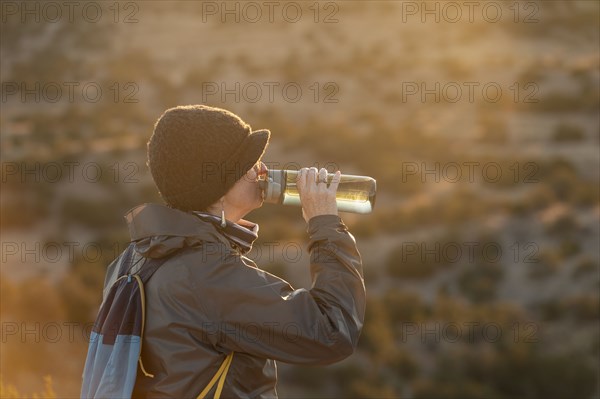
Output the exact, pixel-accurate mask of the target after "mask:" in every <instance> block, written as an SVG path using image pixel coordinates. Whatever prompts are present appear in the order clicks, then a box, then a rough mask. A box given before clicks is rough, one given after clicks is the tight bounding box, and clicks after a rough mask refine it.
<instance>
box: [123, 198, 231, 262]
mask: <svg viewBox="0 0 600 399" xmlns="http://www.w3.org/2000/svg"><path fill="white" fill-rule="evenodd" d="M125 220H126V221H127V225H128V227H129V235H130V236H131V241H133V242H135V250H136V252H138V253H139V254H140V255H142V256H144V257H146V258H162V257H164V256H167V255H169V254H171V253H173V252H175V251H177V250H178V249H181V248H184V247H192V246H198V245H200V243H201V242H213V243H222V244H224V245H227V246H228V247H230V246H231V245H230V244H229V242H228V241H227V239H226V238H225V237H223V236H222V235H221V234H219V232H218V231H217V230H216V228H215V227H214V226H213V225H212V224H211V223H207V222H204V221H202V220H200V219H198V218H197V217H196V216H194V215H192V214H191V213H186V212H183V211H180V210H178V209H174V208H169V207H167V206H164V205H160V204H142V205H139V206H136V207H135V208H132V209H131V210H129V211H128V212H127V213H126V214H125Z"/></svg>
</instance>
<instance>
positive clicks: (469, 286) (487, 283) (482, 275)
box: [458, 263, 504, 302]
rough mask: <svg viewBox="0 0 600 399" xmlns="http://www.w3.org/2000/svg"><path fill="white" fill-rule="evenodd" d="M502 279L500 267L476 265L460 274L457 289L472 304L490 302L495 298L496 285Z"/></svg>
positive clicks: (489, 264)
mask: <svg viewBox="0 0 600 399" xmlns="http://www.w3.org/2000/svg"><path fill="white" fill-rule="evenodd" d="M503 277H504V271H503V269H502V265H500V264H497V263H478V264H475V265H473V266H469V267H468V268H467V269H465V270H464V271H463V272H462V273H461V274H460V276H459V278H458V287H459V288H460V290H461V292H462V293H463V295H465V296H466V297H467V298H469V299H470V300H471V301H473V302H485V301H491V300H493V299H494V298H495V297H496V289H497V285H498V283H499V282H500V281H501V280H502V278H503Z"/></svg>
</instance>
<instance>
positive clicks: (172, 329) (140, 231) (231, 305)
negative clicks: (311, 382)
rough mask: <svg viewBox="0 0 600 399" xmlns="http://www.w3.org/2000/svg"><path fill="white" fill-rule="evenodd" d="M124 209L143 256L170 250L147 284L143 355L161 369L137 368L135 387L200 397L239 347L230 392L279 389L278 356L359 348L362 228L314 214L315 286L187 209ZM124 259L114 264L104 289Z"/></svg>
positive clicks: (299, 360) (271, 393)
mask: <svg viewBox="0 0 600 399" xmlns="http://www.w3.org/2000/svg"><path fill="white" fill-rule="evenodd" d="M126 218H127V221H128V224H129V230H130V233H131V240H132V241H134V242H135V243H136V254H135V256H136V260H137V259H139V257H147V258H161V257H165V256H168V255H172V256H171V257H170V258H168V259H167V260H166V262H165V263H164V264H163V265H162V266H161V267H160V268H159V269H158V271H156V273H155V274H154V276H153V277H152V278H151V279H150V281H149V282H148V283H147V284H146V287H145V288H146V328H145V332H144V340H143V346H142V359H143V362H144V366H145V368H146V370H147V371H148V372H149V373H152V374H154V378H149V377H144V376H143V374H141V373H138V378H137V382H136V387H135V390H134V397H152V398H159V397H160V398H165V397H173V398H195V397H196V396H197V395H198V394H199V393H200V392H201V391H202V389H203V388H204V387H205V386H206V385H207V384H208V382H209V381H210V379H211V377H212V376H213V375H214V374H215V373H216V371H217V369H218V368H219V366H220V365H221V363H222V362H223V360H224V359H225V357H226V355H227V354H228V353H230V352H231V351H233V352H235V354H234V358H233V362H232V364H231V367H230V369H229V374H228V375H227V379H226V381H225V386H224V388H223V393H222V396H223V397H252V398H257V397H258V398H273V397H277V392H276V389H275V385H276V382H277V372H276V365H275V360H279V361H282V362H286V363H295V364H312V365H324V364H330V363H333V362H336V361H339V360H342V359H344V358H346V357H348V356H349V355H350V354H352V352H353V351H354V349H355V348H356V345H357V342H358V337H359V335H360V331H361V328H362V325H363V320H364V311H365V286H364V281H363V277H362V264H361V258H360V254H359V252H358V250H357V248H356V243H355V240H354V237H353V236H352V235H351V234H350V233H349V232H348V230H347V228H346V226H345V225H344V224H343V222H342V220H341V219H340V218H339V217H338V216H334V215H324V216H317V217H314V218H313V219H311V220H310V222H309V224H308V234H309V242H308V248H309V250H310V251H311V265H310V271H311V276H312V282H313V283H312V288H311V289H310V290H306V289H294V288H293V287H291V286H290V284H289V283H287V282H286V281H284V280H282V279H280V278H278V277H276V276H274V275H272V274H269V273H267V272H265V271H263V270H261V269H259V268H258V267H257V266H256V264H255V263H254V262H253V261H252V260H250V259H249V258H247V257H245V256H244V255H242V254H240V253H239V252H238V251H236V250H235V249H234V248H235V247H233V246H232V245H231V244H230V242H229V240H227V238H226V237H225V236H223V235H222V234H220V233H219V231H218V229H217V228H216V227H214V226H213V225H212V224H211V223H208V222H204V221H202V220H200V219H198V218H197V217H195V216H193V215H191V214H189V213H185V212H182V211H178V210H175V209H171V208H168V207H166V206H163V205H158V204H145V205H141V206H139V207H137V208H134V209H133V210H131V211H130V212H129V213H128V214H127V215H126ZM182 248H187V250H185V251H181V252H177V251H178V250H180V249H182ZM119 262H120V258H117V259H116V260H115V261H114V262H113V263H112V264H111V265H110V266H109V269H108V271H107V276H106V281H105V294H106V292H107V291H108V289H109V288H110V286H111V284H112V282H113V281H114V280H115V279H116V277H117V276H116V273H117V271H118V270H119ZM139 263H140V264H142V263H143V262H139ZM213 391H214V389H213ZM211 395H212V393H211Z"/></svg>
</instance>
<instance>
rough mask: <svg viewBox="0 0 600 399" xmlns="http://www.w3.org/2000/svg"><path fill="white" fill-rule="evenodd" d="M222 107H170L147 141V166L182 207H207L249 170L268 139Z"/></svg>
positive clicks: (167, 194) (163, 190)
mask: <svg viewBox="0 0 600 399" xmlns="http://www.w3.org/2000/svg"><path fill="white" fill-rule="evenodd" d="M270 134H271V133H270V132H269V131H268V130H257V131H254V132H253V131H252V129H251V128H250V126H249V125H248V124H246V123H245V122H244V121H243V120H241V119H240V118H239V117H238V116H237V115H235V114H234V113H232V112H229V111H227V110H224V109H220V108H213V107H208V106H204V105H186V106H179V107H175V108H171V109H168V110H166V111H165V112H164V113H163V114H162V115H161V117H160V118H159V119H158V121H157V122H156V124H155V125H154V133H153V134H152V137H151V138H150V141H149V142H148V167H149V168H150V172H151V173H152V178H153V179H154V182H155V183H156V186H157V187H158V190H159V192H160V195H161V196H162V198H163V199H164V200H165V202H166V203H167V204H168V205H169V206H171V207H174V208H177V209H181V210H183V211H199V210H206V208H207V207H208V206H210V205H211V204H213V203H215V202H216V201H217V200H218V199H219V198H221V197H222V196H223V195H224V194H226V193H227V191H229V189H230V188H231V187H232V186H233V185H234V184H235V182H236V181H238V180H239V179H240V178H242V177H243V176H244V174H245V173H246V172H247V171H248V170H250V169H251V168H252V167H253V166H254V164H256V162H257V161H258V160H259V159H260V158H261V157H262V155H263V153H264V152H265V149H266V147H267V144H268V142H269V137H270Z"/></svg>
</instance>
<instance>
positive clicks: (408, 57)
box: [0, 1, 600, 398]
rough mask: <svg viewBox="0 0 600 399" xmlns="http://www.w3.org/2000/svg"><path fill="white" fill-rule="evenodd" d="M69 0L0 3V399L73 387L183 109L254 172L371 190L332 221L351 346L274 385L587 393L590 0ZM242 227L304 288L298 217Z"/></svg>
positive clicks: (285, 389)
mask: <svg viewBox="0 0 600 399" xmlns="http://www.w3.org/2000/svg"><path fill="white" fill-rule="evenodd" d="M48 4H50V5H48ZM77 4H78V5H77V6H73V9H72V15H70V14H69V8H68V7H67V6H65V5H64V4H63V3H62V2H33V1H32V2H25V3H22V2H9V1H4V2H2V4H1V6H2V24H1V38H0V43H1V48H0V67H1V81H2V102H1V115H0V132H1V139H0V147H1V148H0V155H1V162H2V181H1V201H0V203H1V219H0V232H1V242H2V248H1V250H2V254H1V257H2V259H1V270H0V277H1V285H0V289H1V291H0V295H1V302H0V311H1V325H2V335H1V342H0V367H1V368H0V374H1V379H2V397H31V396H32V395H34V394H37V395H38V396H39V397H57V398H75V397H79V388H80V381H81V373H82V370H83V364H84V361H85V355H86V351H87V342H86V336H89V328H90V325H91V323H92V322H93V321H94V318H95V314H96V311H97V309H98V306H99V304H100V301H101V295H102V293H101V290H102V286H103V282H104V273H105V269H106V266H107V265H108V264H109V263H110V261H111V260H112V259H113V258H114V257H115V256H116V255H118V254H119V253H120V251H121V250H123V249H124V248H125V246H126V244H127V243H128V241H129V237H128V232H127V227H126V225H125V221H124V219H123V215H124V214H125V212H126V211H127V210H128V209H130V208H132V207H133V206H135V205H137V204H140V203H143V202H161V199H160V197H159V195H158V193H157V191H156V189H155V188H154V186H153V183H152V179H151V176H150V175H149V173H148V171H147V168H146V166H145V156H146V153H145V151H146V142H147V140H148V139H149V137H150V135H151V133H152V128H153V124H154V122H155V121H156V119H157V118H158V117H159V116H160V115H161V113H162V112H163V111H164V110H166V109H167V108H170V107H172V106H176V105H182V104H198V103H205V104H208V105H212V106H218V107H223V108H227V109H230V110H232V111H234V112H236V113H238V114H239V115H240V116H241V117H242V118H243V119H244V120H245V121H247V122H248V123H249V124H251V125H252V127H253V128H255V129H259V128H268V129H270V130H271V132H272V138H271V144H270V147H269V149H268V151H267V153H266V155H265V159H264V161H265V162H266V163H267V165H268V166H269V167H271V168H274V169H282V168H287V169H293V168H298V167H300V166H324V167H328V168H330V169H331V170H332V171H333V170H334V169H336V168H339V169H340V170H341V171H342V172H343V173H348V174H359V175H368V176H372V177H374V178H375V179H377V188H378V193H377V202H376V206H375V210H374V212H373V213H372V214H369V215H353V214H342V218H343V220H344V221H345V222H346V224H347V225H348V226H349V227H350V231H351V232H352V233H353V234H354V235H355V237H356V240H357V243H358V247H359V250H360V251H361V254H362V257H363V262H364V269H365V283H366V286H367V294H368V304H367V319H366V322H365V327H364V330H363V333H362V336H361V339H360V344H359V348H358V350H357V352H356V353H355V354H354V355H353V356H351V357H350V358H348V359H346V360H344V361H343V362H340V363H338V364H335V365H331V366H327V367H300V366H291V365H285V364H281V363H279V364H278V370H279V385H278V392H279V395H280V397H282V398H309V397H315V398H316V397H319V398H321V397H329V398H349V397H355V398H382V397H389V398H400V397H406V398H592V397H596V398H597V397H598V395H599V394H600V390H599V384H598V381H599V380H598V375H599V371H600V370H599V363H598V358H599V352H600V342H599V333H600V331H599V299H600V298H599V288H600V275H599V260H600V256H599V237H600V223H599V222H600V205H599V196H600V191H599V174H600V154H599V148H600V147H599V144H600V135H599V132H600V117H599V92H600V86H599V85H600V53H599V48H600V30H599V24H600V22H599V21H600V5H599V3H598V2H597V1H487V2H486V1H483V2H478V1H475V2H462V1H458V2H445V1H427V2H422V1H414V2H413V1H336V2H331V1H321V2H313V1H308V2H300V1H298V2H279V1H274V2H234V1H229V2H199V1H137V2H77ZM24 7H29V8H27V9H24ZM27 10H30V11H27ZM31 10H32V11H31ZM98 10H100V13H98ZM59 13H60V14H59ZM71 17H72V18H71ZM247 219H250V220H252V221H255V222H257V223H259V224H260V238H259V240H258V242H257V244H256V245H255V249H254V250H253V252H252V253H251V256H250V257H253V258H254V259H255V260H256V262H257V263H258V265H259V266H260V267H261V268H264V269H265V270H268V271H270V272H272V273H274V274H276V275H279V276H281V277H283V278H285V279H287V280H288V281H290V283H291V284H292V285H293V286H295V287H306V288H309V287H310V278H309V271H308V257H307V254H306V253H305V252H306V251H305V243H306V232H305V224H304V221H303V220H302V217H301V214H300V210H299V209H298V208H291V207H290V208H288V207H281V206H273V205H268V204H267V205H265V206H263V207H262V208H261V209H259V210H256V211H254V212H253V213H251V214H250V215H248V217H247Z"/></svg>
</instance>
